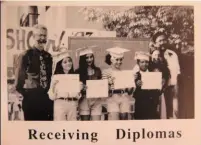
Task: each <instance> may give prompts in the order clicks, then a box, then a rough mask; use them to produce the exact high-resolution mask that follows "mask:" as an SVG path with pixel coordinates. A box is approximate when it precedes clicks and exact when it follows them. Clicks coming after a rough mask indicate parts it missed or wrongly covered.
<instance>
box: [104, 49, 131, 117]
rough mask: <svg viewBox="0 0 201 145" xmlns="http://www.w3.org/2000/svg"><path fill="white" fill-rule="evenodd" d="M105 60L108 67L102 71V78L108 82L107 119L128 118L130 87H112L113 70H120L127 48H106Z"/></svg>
mask: <svg viewBox="0 0 201 145" xmlns="http://www.w3.org/2000/svg"><path fill="white" fill-rule="evenodd" d="M107 51H108V52H109V53H108V54H107V55H106V59H105V62H106V63H107V64H108V65H110V68H109V69H106V70H104V71H103V76H102V78H103V79H108V82H109V90H110V91H109V98H107V100H106V103H107V111H108V113H109V116H108V120H128V118H129V113H130V108H131V103H130V102H131V101H132V97H131V96H130V94H131V93H132V88H123V89H114V79H115V78H114V77H113V76H112V72H113V71H121V66H122V62H123V58H124V53H125V52H128V51H129V50H127V49H124V48H120V47H114V48H109V49H107ZM122 77H123V76H122Z"/></svg>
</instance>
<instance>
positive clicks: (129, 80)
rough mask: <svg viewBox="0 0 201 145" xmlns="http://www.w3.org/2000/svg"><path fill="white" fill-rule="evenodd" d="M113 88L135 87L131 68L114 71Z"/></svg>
mask: <svg viewBox="0 0 201 145" xmlns="http://www.w3.org/2000/svg"><path fill="white" fill-rule="evenodd" d="M113 77H114V89H125V88H132V87H134V88H135V82H134V73H133V71H132V70H123V71H114V72H113Z"/></svg>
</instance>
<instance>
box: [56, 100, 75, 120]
mask: <svg viewBox="0 0 201 145" xmlns="http://www.w3.org/2000/svg"><path fill="white" fill-rule="evenodd" d="M77 106H78V101H68V100H60V99H57V100H55V101H54V120H56V121H64V120H69V121H75V120H77Z"/></svg>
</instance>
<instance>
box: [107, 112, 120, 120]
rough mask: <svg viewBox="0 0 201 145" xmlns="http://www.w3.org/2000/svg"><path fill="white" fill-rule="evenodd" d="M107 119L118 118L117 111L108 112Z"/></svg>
mask: <svg viewBox="0 0 201 145" xmlns="http://www.w3.org/2000/svg"><path fill="white" fill-rule="evenodd" d="M108 120H120V117H119V112H110V113H109V116H108Z"/></svg>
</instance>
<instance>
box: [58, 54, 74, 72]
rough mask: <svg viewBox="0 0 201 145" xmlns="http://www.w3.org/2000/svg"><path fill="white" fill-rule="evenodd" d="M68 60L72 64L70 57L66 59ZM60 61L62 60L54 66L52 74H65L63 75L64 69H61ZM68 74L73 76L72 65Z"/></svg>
mask: <svg viewBox="0 0 201 145" xmlns="http://www.w3.org/2000/svg"><path fill="white" fill-rule="evenodd" d="M68 58H69V59H70V61H71V62H73V61H72V58H71V57H68ZM62 61H63V59H62V60H60V61H59V62H58V63H57V64H56V69H55V71H54V74H65V73H64V69H63V67H62ZM69 74H74V67H73V64H72V67H71V69H70V70H69Z"/></svg>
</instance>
